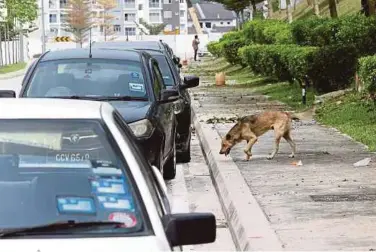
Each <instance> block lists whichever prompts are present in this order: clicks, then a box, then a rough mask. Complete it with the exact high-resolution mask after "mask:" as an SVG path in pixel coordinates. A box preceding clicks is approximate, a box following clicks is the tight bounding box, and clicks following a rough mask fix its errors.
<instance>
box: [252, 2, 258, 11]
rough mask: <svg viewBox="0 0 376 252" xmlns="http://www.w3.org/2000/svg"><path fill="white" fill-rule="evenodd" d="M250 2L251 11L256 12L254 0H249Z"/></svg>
mask: <svg viewBox="0 0 376 252" xmlns="http://www.w3.org/2000/svg"><path fill="white" fill-rule="evenodd" d="M251 4H252V10H253V13H256V11H257V6H256V1H255V0H251Z"/></svg>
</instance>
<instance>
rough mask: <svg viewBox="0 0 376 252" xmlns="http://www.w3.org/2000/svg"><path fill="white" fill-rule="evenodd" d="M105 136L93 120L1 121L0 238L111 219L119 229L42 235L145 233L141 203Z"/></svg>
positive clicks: (97, 228)
mask: <svg viewBox="0 0 376 252" xmlns="http://www.w3.org/2000/svg"><path fill="white" fill-rule="evenodd" d="M107 136H108V133H107V131H106V130H105V128H104V127H103V126H102V124H101V123H100V122H99V121H96V120H86V119H85V120H71V119H58V120H39V119H26V120H12V119H6V120H4V119H3V120H0V198H1V201H2V204H1V207H0V229H1V231H0V233H3V232H6V231H4V230H14V229H24V228H26V229H27V228H30V227H38V226H44V225H48V224H51V223H56V222H57V223H64V222H67V221H71V222H75V223H82V222H89V223H91V222H104V221H116V222H122V223H124V225H121V226H120V227H116V226H111V225H103V226H101V225H97V226H96V225H93V226H89V227H85V229H82V228H81V229H77V230H76V229H74V230H72V229H69V232H68V231H67V230H65V231H64V229H62V230H61V231H60V230H59V229H56V228H55V229H54V231H53V233H48V231H50V232H51V230H44V231H43V232H41V231H39V232H41V233H40V234H46V232H47V233H48V234H49V235H51V234H53V235H55V234H59V235H68V234H69V235H71V234H75V233H76V234H79V235H82V234H87V233H90V235H96V234H103V233H107V234H108V233H110V234H114V235H122V236H123V235H125V236H127V235H135V234H140V235H141V233H142V232H143V231H145V230H146V227H145V226H144V225H145V221H144V216H145V215H143V213H144V211H142V209H140V203H139V202H141V201H140V198H139V197H138V195H137V193H136V192H135V190H134V188H135V185H134V184H131V183H132V181H133V180H132V179H130V175H129V172H128V167H127V164H126V163H124V162H123V161H122V159H121V158H119V155H118V152H117V150H116V149H114V148H113V146H114V145H113V143H112V144H111V142H110V141H111V140H110V139H109V138H108V137H107ZM8 232H9V231H8ZM64 232H66V233H64ZM25 235H26V236H28V235H39V233H38V234H36V233H34V232H32V233H27V232H26V234H25Z"/></svg>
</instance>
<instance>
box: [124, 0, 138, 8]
mask: <svg viewBox="0 0 376 252" xmlns="http://www.w3.org/2000/svg"><path fill="white" fill-rule="evenodd" d="M124 8H136V0H124Z"/></svg>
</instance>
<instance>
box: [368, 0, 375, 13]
mask: <svg viewBox="0 0 376 252" xmlns="http://www.w3.org/2000/svg"><path fill="white" fill-rule="evenodd" d="M368 13H369V15H370V16H373V15H375V0H368Z"/></svg>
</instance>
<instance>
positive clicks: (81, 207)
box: [57, 197, 96, 214]
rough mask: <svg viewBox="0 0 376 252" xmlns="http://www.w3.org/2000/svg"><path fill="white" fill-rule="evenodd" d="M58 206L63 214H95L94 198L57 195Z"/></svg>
mask: <svg viewBox="0 0 376 252" xmlns="http://www.w3.org/2000/svg"><path fill="white" fill-rule="evenodd" d="M57 208H58V210H59V213H61V214H75V213H76V214H77V213H78V214H95V213H96V209H95V203H94V199H92V198H82V197H57Z"/></svg>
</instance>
